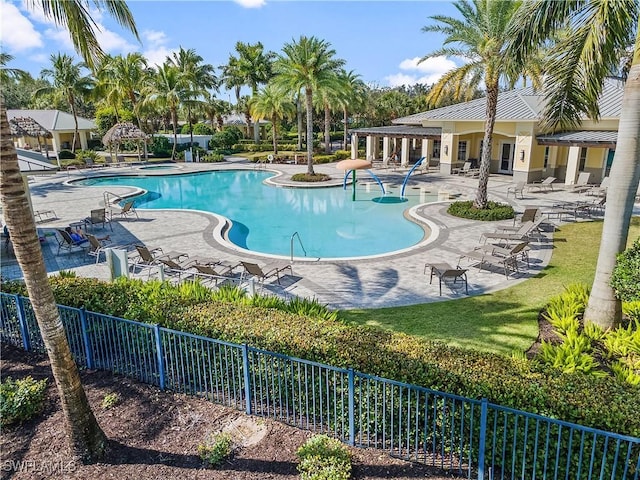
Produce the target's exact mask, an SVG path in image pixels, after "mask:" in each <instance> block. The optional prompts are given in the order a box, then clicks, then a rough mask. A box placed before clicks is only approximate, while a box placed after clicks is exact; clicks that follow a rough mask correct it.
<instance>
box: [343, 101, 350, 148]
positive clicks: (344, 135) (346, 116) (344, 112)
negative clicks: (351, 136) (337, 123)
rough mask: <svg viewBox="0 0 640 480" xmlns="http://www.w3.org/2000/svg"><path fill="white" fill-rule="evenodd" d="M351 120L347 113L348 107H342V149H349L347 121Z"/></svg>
mask: <svg viewBox="0 0 640 480" xmlns="http://www.w3.org/2000/svg"><path fill="white" fill-rule="evenodd" d="M348 121H349V116H348V115H347V109H346V108H343V109H342V124H343V125H344V133H343V135H342V149H343V150H346V149H347V122H348Z"/></svg>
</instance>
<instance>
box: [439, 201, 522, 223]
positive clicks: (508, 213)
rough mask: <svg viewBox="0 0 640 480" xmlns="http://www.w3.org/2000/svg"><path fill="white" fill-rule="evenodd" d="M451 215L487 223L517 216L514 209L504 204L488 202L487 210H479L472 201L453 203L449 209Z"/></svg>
mask: <svg viewBox="0 0 640 480" xmlns="http://www.w3.org/2000/svg"><path fill="white" fill-rule="evenodd" d="M447 213H448V214H449V215H453V216H455V217H460V218H469V219H471V220H481V221H486V222H491V221H496V220H507V219H509V218H513V217H514V216H515V212H514V211H513V207H512V206H511V205H505V204H504V203H497V202H487V208H483V209H477V208H475V207H474V206H473V202H472V201H471V200H469V201H464V202H453V203H452V204H451V205H449V208H448V209H447Z"/></svg>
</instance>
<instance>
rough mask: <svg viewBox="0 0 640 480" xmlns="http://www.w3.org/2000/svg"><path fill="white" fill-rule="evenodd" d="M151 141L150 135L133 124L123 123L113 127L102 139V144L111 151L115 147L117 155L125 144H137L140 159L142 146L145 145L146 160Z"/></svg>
mask: <svg viewBox="0 0 640 480" xmlns="http://www.w3.org/2000/svg"><path fill="white" fill-rule="evenodd" d="M148 139H149V135H147V134H146V133H144V132H143V131H142V130H140V129H139V128H138V127H136V126H135V125H134V124H133V123H131V122H123V123H116V124H115V125H114V126H113V127H111V128H110V129H109V130H108V131H107V133H105V134H104V137H102V143H103V144H104V145H107V146H108V147H109V151H111V148H112V147H114V146H115V149H116V153H117V152H118V149H119V147H120V145H121V144H122V143H124V142H135V143H136V144H137V145H138V157H140V144H141V143H142V144H144V145H145V149H144V155H145V158H146V156H147V149H146V145H147V140H148Z"/></svg>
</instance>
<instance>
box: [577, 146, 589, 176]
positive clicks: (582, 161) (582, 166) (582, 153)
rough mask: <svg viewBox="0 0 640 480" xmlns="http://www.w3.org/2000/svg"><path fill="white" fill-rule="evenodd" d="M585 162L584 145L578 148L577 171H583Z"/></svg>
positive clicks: (585, 151)
mask: <svg viewBox="0 0 640 480" xmlns="http://www.w3.org/2000/svg"><path fill="white" fill-rule="evenodd" d="M586 163H587V148H586V147H582V148H581V149H580V166H579V167H578V171H579V172H583V171H584V166H585V164H586Z"/></svg>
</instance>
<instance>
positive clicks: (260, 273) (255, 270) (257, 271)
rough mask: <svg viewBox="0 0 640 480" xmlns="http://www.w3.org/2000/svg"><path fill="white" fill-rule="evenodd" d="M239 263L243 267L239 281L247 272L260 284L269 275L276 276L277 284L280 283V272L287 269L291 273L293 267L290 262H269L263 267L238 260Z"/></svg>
mask: <svg viewBox="0 0 640 480" xmlns="http://www.w3.org/2000/svg"><path fill="white" fill-rule="evenodd" d="M240 264H241V265H242V267H243V268H244V271H243V272H242V275H241V277H240V281H242V279H243V278H244V276H245V274H249V275H250V276H251V277H253V278H257V279H258V281H259V282H260V283H262V284H264V281H265V280H267V279H269V278H271V277H276V279H277V282H278V284H280V274H281V273H282V272H283V271H284V270H287V269H289V271H290V273H291V274H292V275H293V268H292V267H291V264H290V263H269V264H267V265H265V266H264V267H261V266H260V265H258V264H257V263H251V262H240Z"/></svg>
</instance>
